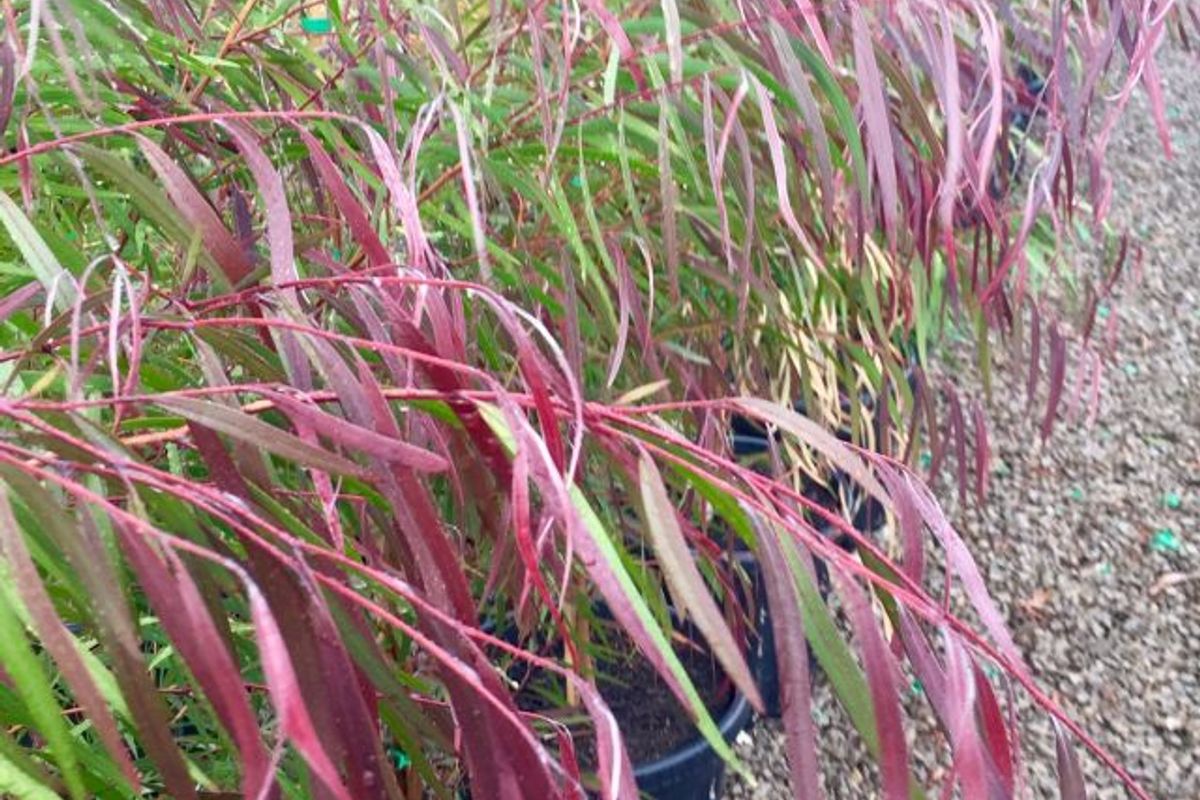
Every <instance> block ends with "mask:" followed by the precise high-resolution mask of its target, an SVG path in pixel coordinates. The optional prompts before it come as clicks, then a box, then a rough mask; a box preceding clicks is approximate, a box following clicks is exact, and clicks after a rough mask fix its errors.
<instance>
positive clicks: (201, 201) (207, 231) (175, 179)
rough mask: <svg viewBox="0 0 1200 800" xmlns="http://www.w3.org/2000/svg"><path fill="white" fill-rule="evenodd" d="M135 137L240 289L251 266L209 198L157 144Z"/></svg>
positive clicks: (181, 209)
mask: <svg viewBox="0 0 1200 800" xmlns="http://www.w3.org/2000/svg"><path fill="white" fill-rule="evenodd" d="M136 138H137V143H138V147H140V148H141V150H142V154H143V155H144V156H146V160H147V161H149V162H150V166H151V167H153V168H154V171H155V172H156V173H158V177H159V180H161V181H162V182H163V187H164V188H165V189H166V191H167V196H168V197H170V198H171V202H173V203H174V204H175V206H176V208H178V209H179V213H180V214H182V215H183V218H184V219H186V220H187V221H188V223H190V224H191V225H192V226H193V227H194V228H196V229H197V230H198V231H199V233H200V237H201V239H202V240H203V241H204V246H205V248H206V249H207V250H208V251H209V253H211V254H212V257H213V259H214V260H215V261H216V262H217V264H219V265H220V267H221V270H222V271H223V272H224V273H225V279H226V280H227V281H228V282H229V285H230V286H239V285H240V284H241V283H242V282H243V281H244V280H245V279H246V277H247V276H248V275H250V273H251V272H252V271H253V269H254V267H253V265H252V264H250V262H248V261H247V260H246V255H245V253H244V252H242V247H241V245H240V244H238V241H237V239H235V238H234V237H233V234H231V233H230V232H229V229H228V228H226V227H225V223H224V222H222V221H221V218H220V217H219V216H218V215H217V212H216V211H215V210H214V209H213V207H212V205H211V204H210V203H209V201H208V198H207V197H205V196H204V195H203V194H202V193H201V192H200V190H199V189H197V188H196V185H195V184H194V183H192V179H191V177H190V176H188V174H187V173H186V172H184V171H183V169H182V168H180V167H179V166H178V165H177V164H176V163H175V162H174V160H172V159H171V157H170V156H169V155H167V154H166V152H164V151H163V149H162V148H161V147H159V146H158V145H157V144H155V143H154V142H152V141H150V140H149V139H147V138H146V137H144V136H140V135H139V136H137V137H136Z"/></svg>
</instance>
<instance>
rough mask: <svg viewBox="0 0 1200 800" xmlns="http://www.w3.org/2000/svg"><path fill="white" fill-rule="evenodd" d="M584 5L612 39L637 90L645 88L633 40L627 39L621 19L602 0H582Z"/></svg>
mask: <svg viewBox="0 0 1200 800" xmlns="http://www.w3.org/2000/svg"><path fill="white" fill-rule="evenodd" d="M584 5H585V6H587V9H588V11H590V12H591V13H592V14H594V15H595V16H596V19H597V20H599V21H600V27H602V28H604V32H605V33H606V34H608V36H609V38H610V39H612V40H613V43H614V44H615V45H616V47H617V52H618V53H619V54H620V56H621V61H623V62H625V67H626V68H627V69H628V70H629V73H630V74H631V75H632V76H633V79H634V81H635V82H636V83H637V86H638V90H639V91H640V90H642V89H645V88H646V78H645V76H644V75H643V74H642V68H641V67H640V66H638V64H637V60H636V59H637V54H636V52H635V51H634V49H633V42H631V41H630V40H629V35H628V34H627V33H625V29H624V28H623V27H621V20H620V19H618V18H617V15H616V14H614V13H613V12H612V11H609V10H608V7H607V6H606V5H605V4H604V0H584Z"/></svg>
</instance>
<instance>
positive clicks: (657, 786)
mask: <svg viewBox="0 0 1200 800" xmlns="http://www.w3.org/2000/svg"><path fill="white" fill-rule="evenodd" d="M751 716H752V715H751V709H750V701H749V700H747V699H746V696H745V695H743V694H742V693H741V692H738V693H736V694H735V695H734V697H733V700H732V702H730V704H729V706H728V708H726V709H725V713H723V714H722V715H721V716H720V718H719V719H718V720H717V728H718V729H719V730H720V731H721V736H723V737H724V739H725V741H727V742H732V741H733V740H734V739H735V738H736V737H737V735H738V734H739V733H741V732H742V731H744V730H746V728H747V727H749V725H750V720H751ZM633 777H634V779H635V780H636V781H637V786H638V790H639V791H641V792H643V793H645V794H646V795H647V796H649V797H651V798H654V800H717V798H719V797H721V790H722V787H723V786H724V784H725V762H724V761H723V760H721V757H720V756H719V755H717V753H716V751H715V750H713V749H712V747H710V746H709V744H708V742H706V741H705V740H704V739H703V738H701V737H697V738H695V739H693V740H691V741H689V742H687V743H686V744H684V745H682V746H680V747H678V748H676V749H675V750H673V751H671V752H670V753H668V754H667V755H665V756H663V757H662V758H657V759H655V760H654V761H648V762H646V763H644V764H636V765H634V768H633Z"/></svg>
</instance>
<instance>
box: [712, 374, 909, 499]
mask: <svg viewBox="0 0 1200 800" xmlns="http://www.w3.org/2000/svg"><path fill="white" fill-rule="evenodd" d="M734 404H735V405H737V406H739V407H740V408H741V409H742V411H744V412H746V413H748V414H750V415H751V416H754V417H758V418H759V419H762V420H764V421H766V422H769V423H771V424H773V425H777V426H778V427H780V428H781V429H783V430H785V431H787V432H788V433H790V434H792V435H793V436H795V437H796V438H797V439H799V440H800V441H801V442H803V443H804V444H807V445H808V446H809V447H812V448H813V449H814V450H817V451H818V452H820V453H821V455H823V456H825V458H827V459H829V461H830V462H831V463H832V464H833V465H834V466H836V467H837V468H838V469H840V470H842V471H843V472H845V473H846V474H847V475H848V476H849V477H850V478H851V480H853V481H854V483H856V484H858V485H859V486H861V487H862V488H863V489H865V490H866V491H867V492H868V493H869V494H870V495H871V496H872V497H874V498H875V499H876V500H878V501H879V502H881V503H884V504H886V503H887V493H886V492H884V490H883V487H882V486H880V485H879V481H877V480H876V479H875V476H874V475H872V474H871V471H870V468H869V467H868V466H867V463H866V462H865V461H864V460H863V459H862V458H861V457H860V456H859V455H858V454H857V453H855V452H854V451H853V450H851V449H850V448H849V447H848V446H847V445H846V444H845V443H844V442H842V441H840V440H839V439H838V438H837V437H836V436H834V435H833V434H831V433H830V432H829V431H827V430H825V429H824V428H822V427H821V426H820V425H818V424H817V423H815V422H813V421H812V420H811V419H809V418H808V417H805V416H803V415H801V414H797V413H796V412H795V411H793V410H792V409H790V408H784V407H783V406H780V405H778V404H777V403H772V402H770V401H769V400H761V399H758V398H754V397H742V398H739V399H737V400H735V401H734Z"/></svg>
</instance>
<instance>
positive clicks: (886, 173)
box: [850, 3, 900, 247]
mask: <svg viewBox="0 0 1200 800" xmlns="http://www.w3.org/2000/svg"><path fill="white" fill-rule="evenodd" d="M850 13H851V26H852V28H853V37H854V66H855V72H856V74H857V76H858V86H859V92H860V94H859V102H860V103H861V107H862V115H863V122H864V123H865V126H866V129H867V142H868V144H869V146H870V153H871V161H872V163H874V165H875V175H876V177H877V178H878V179H879V192H880V195H881V198H880V200H881V202H882V205H883V227H884V230H885V231H886V232H887V236H888V242H889V244H891V245H892V246H893V247H894V246H895V243H896V234H897V229H896V224H897V220H896V216H897V214H898V212H899V205H900V191H899V187H898V184H897V180H896V154H895V150H894V149H893V147H892V126H891V122H890V121H889V119H888V110H887V98H886V97H885V96H884V88H883V76H882V75H880V73H879V64H878V62H876V60H875V47H874V44H873V43H872V36H871V31H870V29H869V28H868V27H867V21H866V18H865V17H864V16H863V11H862V7H861V6H860V5H859V4H857V3H852V4H851V5H850ZM864 200H865V198H864Z"/></svg>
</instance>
